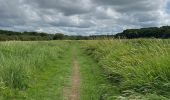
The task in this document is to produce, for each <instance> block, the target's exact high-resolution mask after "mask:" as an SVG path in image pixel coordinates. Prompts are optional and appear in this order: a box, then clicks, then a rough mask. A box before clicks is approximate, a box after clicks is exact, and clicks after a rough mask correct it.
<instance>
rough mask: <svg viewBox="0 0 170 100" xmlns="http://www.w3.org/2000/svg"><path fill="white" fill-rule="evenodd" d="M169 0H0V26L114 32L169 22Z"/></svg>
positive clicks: (75, 31)
mask: <svg viewBox="0 0 170 100" xmlns="http://www.w3.org/2000/svg"><path fill="white" fill-rule="evenodd" d="M169 18H170V1H169V0H154V1H153V0H0V29H8V30H14V31H38V32H48V33H58V32H61V33H65V34H67V35H92V34H115V33H117V32H120V31H122V30H124V29H127V28H141V27H155V26H156V27H157V26H162V25H169V23H170V19H169Z"/></svg>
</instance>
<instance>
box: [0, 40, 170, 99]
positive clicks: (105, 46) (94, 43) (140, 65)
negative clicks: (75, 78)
mask: <svg viewBox="0 0 170 100" xmlns="http://www.w3.org/2000/svg"><path fill="white" fill-rule="evenodd" d="M73 53H76V55H77V56H76V58H77V62H78V63H79V67H80V70H79V71H80V92H81V93H80V98H81V99H82V100H89V99H92V100H132V99H134V100H168V99H170V95H169V94H170V67H169V65H170V40H168V39H167V40H166V39H164V40H163V39H136V40H135V39H134V40H127V39H122V40H117V39H115V40H114V39H112V40H89V41H41V42H40V41H36V42H31V41H29V42H20V41H15V42H14V41H8V42H0V99H1V100H11V99H12V100H13V99H17V100H30V99H33V100H34V99H35V100H42V99H47V100H54V99H55V100H56V99H58V100H63V98H64V96H65V93H64V91H63V90H64V88H65V87H69V86H70V81H71V79H70V76H71V66H72V59H73Z"/></svg>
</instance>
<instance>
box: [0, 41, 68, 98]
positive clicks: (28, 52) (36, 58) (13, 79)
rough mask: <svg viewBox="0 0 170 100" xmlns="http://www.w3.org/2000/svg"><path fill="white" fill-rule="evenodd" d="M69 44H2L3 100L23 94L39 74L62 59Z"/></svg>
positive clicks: (0, 88) (0, 86)
mask: <svg viewBox="0 0 170 100" xmlns="http://www.w3.org/2000/svg"><path fill="white" fill-rule="evenodd" d="M68 45H69V43H67V42H64V41H62V43H61V42H60V41H58V42H12V41H11V42H1V43H0V99H1V100H3V99H5V98H8V99H9V98H10V97H13V96H16V95H22V94H23V93H22V91H25V90H27V89H28V88H29V87H30V85H31V83H32V82H33V81H34V78H35V76H36V73H38V72H42V71H45V70H46V69H47V68H48V67H50V66H49V62H52V61H53V62H54V61H55V63H56V60H57V58H60V59H61V58H62V57H63V54H64V53H65V51H66V50H68V47H69V46H68Z"/></svg>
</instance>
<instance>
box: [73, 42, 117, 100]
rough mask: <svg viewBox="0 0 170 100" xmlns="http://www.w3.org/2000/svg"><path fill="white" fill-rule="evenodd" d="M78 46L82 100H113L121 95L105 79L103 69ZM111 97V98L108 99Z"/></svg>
mask: <svg viewBox="0 0 170 100" xmlns="http://www.w3.org/2000/svg"><path fill="white" fill-rule="evenodd" d="M78 45H79V46H77V49H76V50H77V51H76V52H77V58H78V62H79V66H80V74H81V100H106V99H108V100H109V99H110V100H112V99H113V98H115V96H117V95H118V94H119V92H118V90H117V88H116V87H114V86H111V85H110V84H109V82H108V80H107V79H106V78H105V76H104V73H103V69H102V68H101V67H99V66H98V64H97V63H96V62H95V61H94V59H92V58H91V57H89V56H87V55H86V54H85V52H83V50H82V49H81V48H80V44H78ZM108 95H111V96H110V98H107V97H108Z"/></svg>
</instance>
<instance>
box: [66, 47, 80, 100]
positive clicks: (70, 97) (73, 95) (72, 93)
mask: <svg viewBox="0 0 170 100" xmlns="http://www.w3.org/2000/svg"><path fill="white" fill-rule="evenodd" d="M74 50H75V49H74ZM74 50H73V51H74ZM71 67H72V73H71V77H70V80H71V85H70V86H69V87H65V88H64V98H65V100H80V72H79V64H78V61H77V55H76V53H75V52H73V55H72V66H71Z"/></svg>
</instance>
